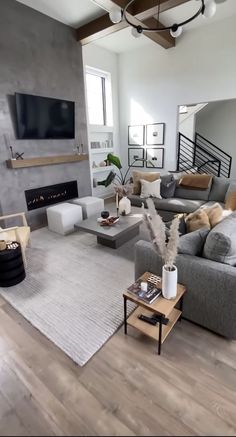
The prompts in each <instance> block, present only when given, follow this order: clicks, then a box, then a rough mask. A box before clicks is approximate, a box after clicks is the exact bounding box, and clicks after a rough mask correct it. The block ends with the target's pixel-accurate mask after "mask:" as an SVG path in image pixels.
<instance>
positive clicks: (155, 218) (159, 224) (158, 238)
mask: <svg viewBox="0 0 236 437" xmlns="http://www.w3.org/2000/svg"><path fill="white" fill-rule="evenodd" d="M147 207H148V209H147V212H146V211H145V209H144V205H143V215H144V219H145V221H146V223H147V227H148V229H149V232H150V236H151V240H152V243H153V245H154V248H155V250H156V251H157V252H158V254H159V255H160V256H161V257H162V259H163V262H164V264H165V265H166V266H167V269H168V270H170V271H171V270H173V266H174V263H175V260H176V256H177V253H178V243H179V218H178V217H176V218H174V220H173V221H172V223H171V227H170V234H169V241H168V242H167V243H166V226H165V224H164V222H163V220H162V218H161V216H160V215H159V214H158V213H157V211H156V208H155V205H154V202H153V200H152V199H150V198H149V199H147Z"/></svg>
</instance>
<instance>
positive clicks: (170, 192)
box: [161, 174, 176, 199]
mask: <svg viewBox="0 0 236 437" xmlns="http://www.w3.org/2000/svg"><path fill="white" fill-rule="evenodd" d="M175 188H176V180H175V178H174V176H173V175H171V174H167V175H164V176H161V197H162V198H163V199H171V198H172V197H174V194H175Z"/></svg>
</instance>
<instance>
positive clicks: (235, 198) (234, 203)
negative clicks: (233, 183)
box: [225, 191, 236, 211]
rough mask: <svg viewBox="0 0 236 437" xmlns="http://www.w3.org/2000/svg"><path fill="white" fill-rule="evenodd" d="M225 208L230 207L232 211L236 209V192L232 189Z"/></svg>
mask: <svg viewBox="0 0 236 437" xmlns="http://www.w3.org/2000/svg"><path fill="white" fill-rule="evenodd" d="M225 209H230V210H231V211H236V192H235V191H232V192H231V193H229V194H228V196H227V197H226V202H225Z"/></svg>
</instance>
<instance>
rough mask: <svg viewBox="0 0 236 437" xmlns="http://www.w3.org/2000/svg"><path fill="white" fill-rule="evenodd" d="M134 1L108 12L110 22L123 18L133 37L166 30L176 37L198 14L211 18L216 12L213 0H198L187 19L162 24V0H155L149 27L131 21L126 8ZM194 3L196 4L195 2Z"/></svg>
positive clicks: (133, 1)
mask: <svg viewBox="0 0 236 437" xmlns="http://www.w3.org/2000/svg"><path fill="white" fill-rule="evenodd" d="M135 1H136V0H130V1H127V4H126V6H125V7H124V9H120V8H119V7H118V6H117V7H114V8H112V9H111V10H110V12H109V16H110V20H111V21H112V23H114V24H115V23H120V22H121V21H122V20H125V21H126V22H127V23H128V24H129V25H130V26H131V33H132V35H133V36H134V37H135V38H138V37H139V36H141V35H142V33H143V32H165V31H167V30H169V31H170V34H171V36H172V37H173V38H177V37H178V36H180V35H181V34H182V32H183V26H185V24H188V23H190V22H191V21H193V20H195V19H196V18H197V17H198V16H200V15H202V16H203V17H204V18H212V17H213V16H214V15H215V12H216V2H215V0H199V2H198V3H200V6H198V9H197V6H196V12H194V14H193V15H192V16H191V17H189V18H187V19H183V21H179V22H174V23H173V24H171V25H167V26H164V25H163V24H161V23H160V13H161V6H162V3H163V2H162V1H161V0H157V2H156V6H157V13H156V14H155V18H156V20H155V21H156V26H155V27H150V26H147V25H145V23H143V24H142V22H141V21H139V24H135V20H132V21H131V19H130V16H129V13H128V9H129V7H130V6H135ZM221 1H224V0H221ZM195 3H196V4H197V2H195ZM153 7H154V4H153Z"/></svg>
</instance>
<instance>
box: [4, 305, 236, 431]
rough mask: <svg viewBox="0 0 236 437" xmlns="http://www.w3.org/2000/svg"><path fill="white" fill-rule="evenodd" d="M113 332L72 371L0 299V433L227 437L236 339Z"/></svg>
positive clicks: (235, 414) (183, 330)
mask: <svg viewBox="0 0 236 437" xmlns="http://www.w3.org/2000/svg"><path fill="white" fill-rule="evenodd" d="M155 352H156V345H155V342H154V341H151V340H149V339H147V338H146V337H140V334H138V333H137V332H135V331H134V330H131V328H130V330H129V335H128V336H127V337H125V336H124V335H123V331H122V330H121V331H120V332H118V333H117V334H116V335H114V336H113V337H112V339H111V340H110V341H109V342H108V343H107V344H106V345H105V346H104V347H103V348H102V349H101V350H100V351H99V352H98V353H97V355H96V356H95V357H94V358H93V359H92V360H91V361H90V362H89V363H88V364H87V365H86V366H85V367H83V368H82V369H81V368H78V367H77V366H76V365H75V364H74V363H73V362H72V361H71V360H70V359H69V358H67V357H66V356H65V355H64V354H63V353H62V352H61V351H60V350H58V349H57V348H56V347H55V346H54V345H53V344H52V343H50V342H49V341H48V340H47V339H46V338H45V337H43V336H42V335H41V334H40V333H39V332H38V331H37V330H36V329H34V328H33V327H32V326H31V325H30V324H28V323H27V322H26V321H25V320H24V319H23V318H22V317H21V316H20V315H19V314H18V313H17V312H16V311H15V310H14V309H13V308H12V307H10V305H8V304H6V303H5V302H4V301H3V300H2V299H1V300H0V357H1V358H0V435H17V436H20V435H24V436H26V435H34V436H36V435H43V436H45V435H47V436H49V435H87V436H88V435H127V436H128V435H143V436H144V435H146V436H147V435H155V436H158V435H181V436H184V435H236V391H235V389H236V342H229V341H227V340H224V339H222V338H220V337H218V336H215V335H214V334H211V333H209V332H208V331H205V330H203V329H201V328H198V327H196V326H195V325H193V324H191V323H188V322H186V321H183V322H182V323H181V324H178V326H177V327H176V329H174V330H173V333H172V334H171V335H170V337H169V338H168V340H167V341H166V343H165V344H164V346H163V354H162V356H161V357H158V356H157V355H155Z"/></svg>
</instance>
